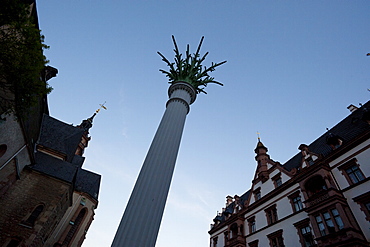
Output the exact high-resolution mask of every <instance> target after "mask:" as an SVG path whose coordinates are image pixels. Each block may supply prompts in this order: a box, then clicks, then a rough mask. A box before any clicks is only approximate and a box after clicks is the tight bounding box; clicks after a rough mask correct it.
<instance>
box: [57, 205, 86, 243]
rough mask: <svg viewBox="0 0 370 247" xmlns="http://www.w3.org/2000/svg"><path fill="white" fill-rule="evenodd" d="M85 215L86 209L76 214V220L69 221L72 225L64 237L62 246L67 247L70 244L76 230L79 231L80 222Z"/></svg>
mask: <svg viewBox="0 0 370 247" xmlns="http://www.w3.org/2000/svg"><path fill="white" fill-rule="evenodd" d="M86 213H87V209H86V208H83V209H81V211H80V212H79V213H78V215H77V217H76V219H75V220H74V221H70V224H71V225H72V226H71V228H70V229H69V231H68V234H67V236H66V237H65V239H64V241H63V246H69V244H70V243H71V241H72V239H73V237H74V236H75V234H76V233H77V231H78V229H80V225H81V222H82V221H83V219H84V218H85V215H86Z"/></svg>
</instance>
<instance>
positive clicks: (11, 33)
mask: <svg viewBox="0 0 370 247" xmlns="http://www.w3.org/2000/svg"><path fill="white" fill-rule="evenodd" d="M36 23H37V20H36V21H35V19H33V18H32V16H31V15H30V5H29V4H25V3H23V2H22V1H19V0H1V4H0V114H1V113H4V112H7V113H15V114H16V116H18V117H23V116H24V115H25V114H26V112H27V111H28V110H29V108H30V107H31V106H32V105H34V104H36V102H37V101H38V99H39V98H40V97H42V96H43V95H45V94H47V93H49V92H50V91H51V89H52V88H51V87H50V86H49V85H47V83H46V82H45V81H44V80H42V78H41V73H42V70H43V69H44V67H45V64H46V63H47V62H48V61H47V60H46V58H45V56H44V55H43V52H42V51H43V49H47V48H48V46H46V45H45V44H44V43H43V42H44V37H43V36H42V35H41V34H40V30H39V29H38V28H37V26H36Z"/></svg>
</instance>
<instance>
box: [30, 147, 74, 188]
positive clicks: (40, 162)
mask: <svg viewBox="0 0 370 247" xmlns="http://www.w3.org/2000/svg"><path fill="white" fill-rule="evenodd" d="M35 160H36V162H35V164H34V165H33V166H31V168H32V169H33V170H35V171H38V172H41V173H44V174H46V175H49V176H51V177H54V178H57V179H60V180H63V181H65V182H68V183H73V181H74V177H75V174H76V172H77V169H78V168H77V167H76V166H75V165H72V164H71V163H69V162H66V161H63V160H60V159H57V158H54V157H53V156H50V155H47V154H44V153H41V152H37V153H36V154H35Z"/></svg>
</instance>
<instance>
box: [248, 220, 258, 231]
mask: <svg viewBox="0 0 370 247" xmlns="http://www.w3.org/2000/svg"><path fill="white" fill-rule="evenodd" d="M247 221H248V228H249V234H252V233H255V232H256V231H257V227H256V217H255V216H252V217H250V218H249V219H248V220H247Z"/></svg>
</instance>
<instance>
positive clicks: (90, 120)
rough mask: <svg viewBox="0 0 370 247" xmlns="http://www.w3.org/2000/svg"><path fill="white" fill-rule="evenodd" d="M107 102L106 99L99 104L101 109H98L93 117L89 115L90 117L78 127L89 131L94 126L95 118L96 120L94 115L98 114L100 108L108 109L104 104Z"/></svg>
mask: <svg viewBox="0 0 370 247" xmlns="http://www.w3.org/2000/svg"><path fill="white" fill-rule="evenodd" d="M105 103H106V101H105V102H104V103H103V104H99V105H100V107H99V109H97V110H96V111H95V112H94V114H93V115H92V116H91V117H89V118H88V119H85V120H83V121H82V123H81V124H80V125H79V126H77V127H80V128H82V129H84V130H85V132H87V133H89V130H90V128H91V127H92V126H93V120H94V117H95V116H96V114H98V113H99V111H100V109H102V108H103V109H104V110H107V107H105V106H104V105H105Z"/></svg>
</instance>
